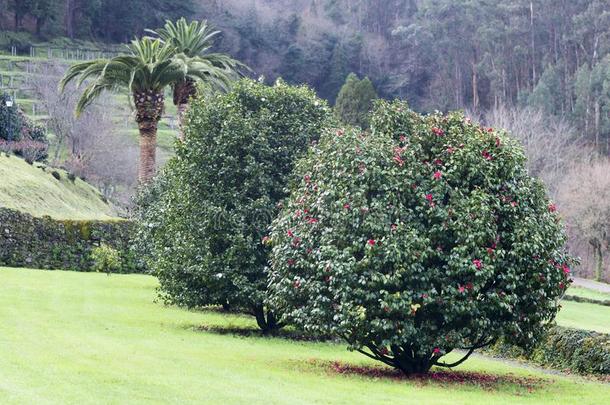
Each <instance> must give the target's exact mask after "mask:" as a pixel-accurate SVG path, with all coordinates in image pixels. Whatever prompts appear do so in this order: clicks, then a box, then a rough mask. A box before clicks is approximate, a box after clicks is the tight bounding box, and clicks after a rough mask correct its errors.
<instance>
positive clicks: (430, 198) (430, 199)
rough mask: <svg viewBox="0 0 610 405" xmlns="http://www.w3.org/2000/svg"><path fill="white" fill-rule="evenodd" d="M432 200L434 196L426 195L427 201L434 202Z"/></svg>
mask: <svg viewBox="0 0 610 405" xmlns="http://www.w3.org/2000/svg"><path fill="white" fill-rule="evenodd" d="M432 199H433V197H432V194H426V200H428V201H430V202H432Z"/></svg>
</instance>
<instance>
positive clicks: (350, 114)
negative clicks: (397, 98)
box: [335, 73, 377, 129]
mask: <svg viewBox="0 0 610 405" xmlns="http://www.w3.org/2000/svg"><path fill="white" fill-rule="evenodd" d="M376 98H377V92H376V91H375V88H374V87H373V83H371V81H370V80H369V78H368V77H365V78H364V79H362V80H360V79H358V76H356V75H355V74H354V73H350V74H349V75H348V76H347V79H346V81H345V84H344V85H343V87H341V90H340V91H339V95H338V96H337V101H336V102H335V113H336V114H337V116H338V117H339V119H340V120H341V121H342V122H343V123H345V124H347V125H354V126H359V127H360V128H363V129H368V127H369V118H370V112H371V109H372V108H373V102H374V100H375V99H376Z"/></svg>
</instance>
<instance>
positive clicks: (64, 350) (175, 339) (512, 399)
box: [0, 269, 610, 405]
mask: <svg viewBox="0 0 610 405" xmlns="http://www.w3.org/2000/svg"><path fill="white" fill-rule="evenodd" d="M155 287H156V280H155V279H154V278H152V277H149V276H117V275H113V276H110V277H107V276H105V275H101V274H91V273H75V272H60V271H55V272H49V271H40V270H36V271H30V270H23V269H20V270H16V269H0V324H1V325H2V331H1V333H0V403H3V404H12V403H15V404H17V403H19V404H22V403H36V404H45V403H62V404H64V403H65V404H69V403H78V404H84V403H104V404H114V403H116V404H119V403H130V404H137V403H160V404H161V403H163V404H165V403H180V404H186V403H210V404H237V403H247V404H254V403H261V404H291V405H292V404H313V403H332V404H340V403H345V404H374V403H426V404H466V403H467V404H479V403H480V404H507V403H520V404H559V403H566V404H574V403H578V404H581V405H584V404H600V403H604V401H605V400H604V398H606V399H607V398H608V396H609V395H610V386H609V385H607V384H606V385H604V384H601V383H597V382H592V381H588V380H585V379H583V378H580V377H567V376H556V375H547V374H543V373H541V372H540V371H536V370H533V369H528V368H526V367H524V366H519V365H509V364H505V363H503V362H501V361H498V360H493V359H488V358H484V357H477V358H473V359H471V360H469V361H468V362H466V363H465V364H463V365H462V366H460V367H459V368H460V369H461V370H477V371H485V372H489V373H497V374H506V373H513V374H515V375H519V376H522V375H528V376H536V377H540V378H544V379H546V380H548V383H545V384H543V385H542V386H541V387H540V388H538V389H537V390H535V391H534V392H533V393H528V392H527V391H525V390H524V389H522V388H520V387H517V386H514V385H503V386H500V387H498V389H495V390H492V391H488V390H483V389H481V388H478V387H476V386H468V385H452V386H450V387H447V386H444V385H438V384H436V383H430V384H427V385H421V384H416V383H413V382H404V381H403V382H400V381H389V380H375V379H370V378H364V377H358V376H345V375H336V374H332V373H330V372H328V371H327V370H326V369H322V368H320V367H318V366H314V365H312V364H311V362H310V360H311V359H318V360H341V361H346V362H351V363H358V364H362V363H367V364H371V362H370V361H368V360H367V359H365V358H364V357H363V356H360V355H357V354H354V353H349V352H347V351H346V350H345V349H344V347H343V346H342V345H336V344H323V343H302V342H292V341H288V340H284V339H264V338H255V337H251V338H240V337H235V336H232V335H219V334H215V333H209V332H200V331H196V330H195V329H194V328H195V327H198V326H201V325H204V324H205V325H222V326H241V327H244V326H253V322H252V320H251V319H250V318H246V317H242V316H237V315H221V314H217V313H211V312H209V313H197V312H189V311H184V310H180V309H176V308H167V307H163V306H161V305H160V304H155V303H153V298H154V296H155V292H154V289H155Z"/></svg>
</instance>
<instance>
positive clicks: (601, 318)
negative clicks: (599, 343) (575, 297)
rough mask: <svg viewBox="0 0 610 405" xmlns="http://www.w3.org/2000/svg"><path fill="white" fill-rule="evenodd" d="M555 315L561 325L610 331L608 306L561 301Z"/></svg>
mask: <svg viewBox="0 0 610 405" xmlns="http://www.w3.org/2000/svg"><path fill="white" fill-rule="evenodd" d="M561 306H562V309H561V311H559V314H558V315H557V323H558V324H559V325H561V326H568V327H570V328H579V329H587V330H594V331H597V332H603V333H610V307H607V306H604V305H598V304H588V303H582V302H574V301H565V300H564V301H562V302H561Z"/></svg>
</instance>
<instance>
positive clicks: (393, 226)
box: [390, 224, 398, 231]
mask: <svg viewBox="0 0 610 405" xmlns="http://www.w3.org/2000/svg"><path fill="white" fill-rule="evenodd" d="M390 228H391V229H392V230H393V231H395V230H396V229H397V228H398V225H396V224H392V226H391V227H390Z"/></svg>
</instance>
